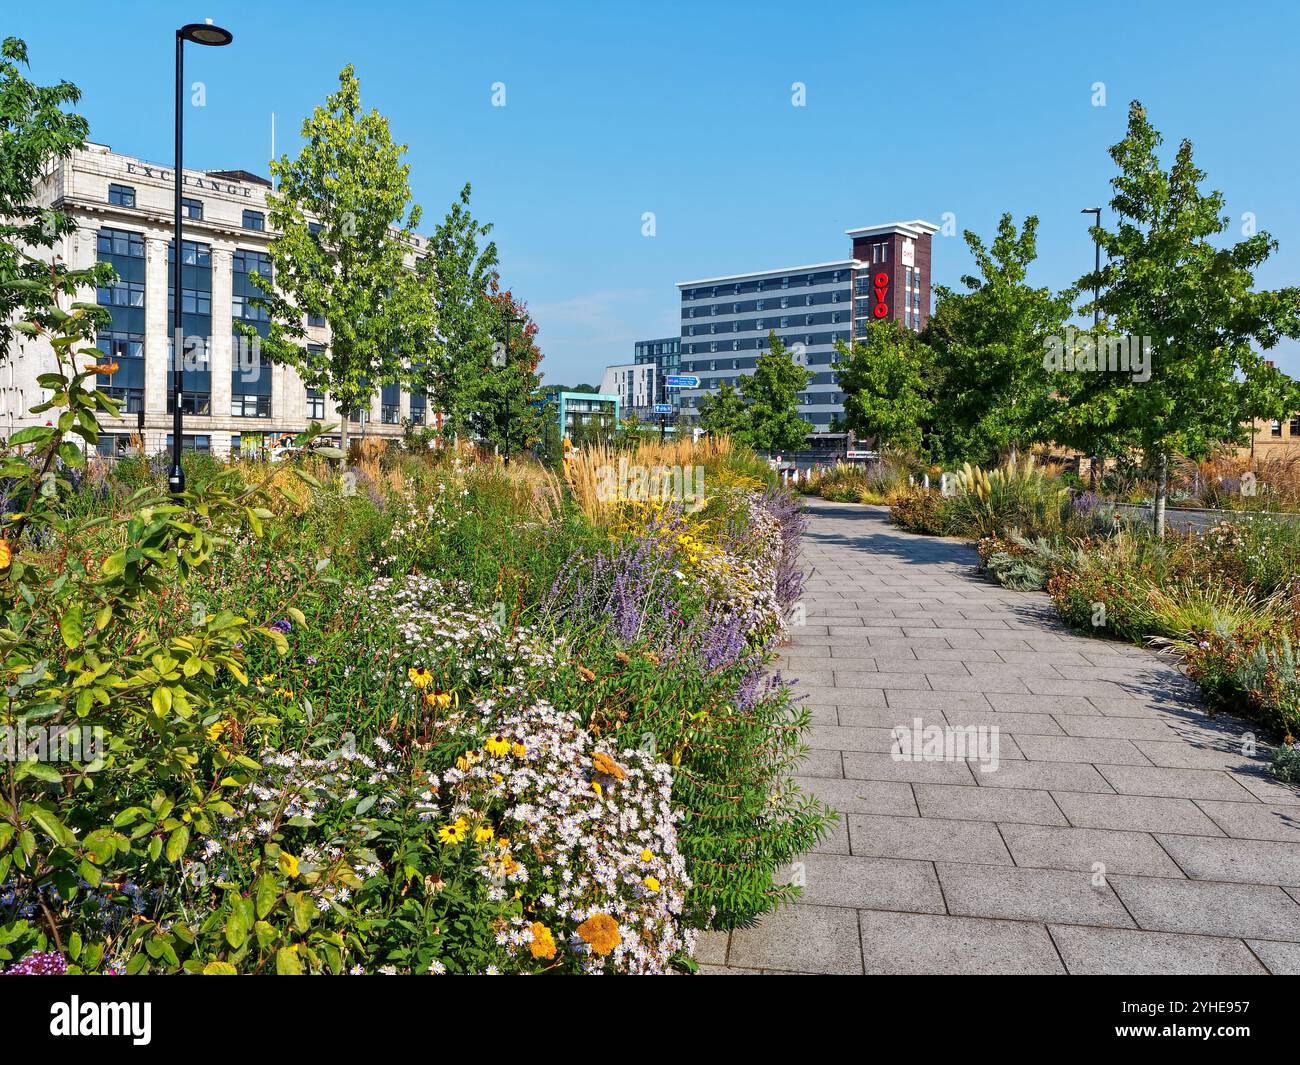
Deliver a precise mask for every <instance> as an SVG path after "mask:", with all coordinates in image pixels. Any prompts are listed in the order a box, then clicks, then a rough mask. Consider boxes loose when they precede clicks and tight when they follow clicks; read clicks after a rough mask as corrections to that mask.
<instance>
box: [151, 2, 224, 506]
mask: <svg viewBox="0 0 1300 1065" xmlns="http://www.w3.org/2000/svg"><path fill="white" fill-rule="evenodd" d="M232 40H234V34H232V33H231V32H230V31H229V30H223V29H222V28H221V27H220V26H214V25H212V20H211V19H208V20H207V21H206V22H191V23H188V24H187V25H184V26H182V27H181V28H180V29H178V30H177V31H176V198H175V200H176V202H175V204H174V207H175V211H176V234H175V238H174V240H175V243H174V244H173V250H172V285H173V288H174V291H173V293H172V472H171V476H169V477H168V478H167V487H168V488H170V489H171V493H172V495H176V496H178V495H180V494H181V493H182V492H184V491H185V470H184V469H183V468H182V467H181V449H182V440H183V435H182V429H183V427H184V420H183V418H182V416H181V406H182V403H183V401H184V396H185V372H184V370H183V365H184V361H185V327H184V326H183V325H182V324H181V277H182V262H183V259H184V253H183V251H182V248H181V182H182V175H183V174H184V172H185V156H184V151H183V148H184V142H185V118H184V116H185V110H184V100H185V73H184V72H185V42H186V41H190V42H192V43H194V44H203V45H208V46H210V47H221V46H222V45H226V44H229V43H230V42H231V41H232Z"/></svg>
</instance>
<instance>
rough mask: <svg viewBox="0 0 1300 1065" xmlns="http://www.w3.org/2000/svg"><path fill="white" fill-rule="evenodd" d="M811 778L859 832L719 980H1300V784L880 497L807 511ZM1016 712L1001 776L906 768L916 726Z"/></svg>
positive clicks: (704, 950) (738, 948) (705, 958)
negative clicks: (905, 741)
mask: <svg viewBox="0 0 1300 1065" xmlns="http://www.w3.org/2000/svg"><path fill="white" fill-rule="evenodd" d="M809 509H810V511H811V516H810V523H809V530H808V538H807V544H806V550H805V555H806V559H807V563H808V572H809V573H810V579H809V581H808V583H807V590H806V599H805V605H806V608H807V615H808V616H807V621H808V624H807V626H806V627H804V628H801V629H797V630H795V636H794V639H793V641H792V643H791V644H790V645H789V646H788V647H787V648H786V653H785V655H784V659H783V668H784V669H785V670H786V672H787V675H788V676H791V677H797V678H798V679H799V683H798V685H797V687H796V691H797V692H800V693H803V700H802V701H803V702H805V703H806V704H807V705H808V706H810V707H811V709H812V713H813V722H814V724H813V727H812V729H811V735H810V737H809V741H810V747H811V749H810V750H809V752H808V755H807V758H806V760H805V761H804V763H803V765H802V768H801V770H800V774H801V775H800V778H799V783H800V785H801V786H802V787H803V788H805V789H806V790H807V791H810V792H813V793H814V794H816V795H819V796H821V798H823V799H824V800H825V801H826V802H828V803H829V804H830V805H831V806H833V807H834V808H835V809H836V810H838V811H839V812H840V822H839V824H838V825H837V826H836V827H835V829H834V831H833V832H832V834H831V836H830V837H829V838H828V839H827V840H826V841H825V842H824V843H823V844H822V846H820V847H819V848H818V849H817V850H816V851H815V852H814V853H811V854H808V855H806V856H804V857H803V859H802V862H801V865H800V866H796V867H795V870H794V873H793V875H794V876H795V877H796V878H799V879H801V880H802V882H803V883H804V884H805V886H804V891H803V898H802V901H801V902H800V903H799V904H798V905H795V906H792V907H787V908H785V909H783V910H781V911H779V912H777V913H774V914H771V915H768V916H767V917H765V918H764V919H763V920H762V922H760V924H759V925H758V926H757V927H755V928H749V929H741V930H737V931H735V932H732V933H731V934H730V935H726V934H722V933H710V934H709V935H707V936H705V937H704V939H703V942H702V944H701V947H700V949H699V951H698V953H697V957H698V959H699V961H700V962H701V963H702V967H703V968H704V970H705V971H709V972H756V971H767V972H772V971H776V972H801V973H864V972H865V973H930V972H962V973H1063V972H1071V973H1135V972H1157V973H1183V972H1190V973H1204V972H1222V973H1265V972H1270V971H1271V972H1274V973H1290V974H1296V973H1300V794H1298V793H1297V792H1296V791H1295V790H1294V789H1292V788H1287V787H1284V786H1282V785H1280V784H1278V783H1276V782H1274V781H1273V780H1272V779H1271V778H1270V777H1268V776H1267V774H1266V772H1265V770H1264V761H1265V759H1264V757H1263V754H1262V753H1261V755H1260V756H1258V757H1256V758H1253V759H1252V758H1249V757H1245V756H1243V755H1242V753H1241V748H1242V739H1243V734H1244V733H1245V732H1247V731H1248V726H1247V725H1245V724H1243V723H1241V722H1237V721H1229V720H1225V719H1223V718H1210V717H1208V716H1207V715H1206V714H1205V713H1204V712H1203V711H1201V710H1200V709H1199V708H1198V706H1197V695H1196V691H1195V688H1194V687H1193V686H1192V685H1191V684H1190V682H1188V681H1187V680H1186V679H1185V678H1184V677H1182V675H1181V674H1180V673H1178V671H1177V670H1176V669H1174V667H1173V666H1172V664H1171V663H1169V662H1168V661H1167V660H1164V659H1162V658H1160V657H1158V656H1156V655H1154V654H1152V653H1150V652H1148V651H1144V650H1141V649H1138V648H1135V647H1131V646H1128V645H1125V644H1121V643H1116V642H1110V641H1103V640H1097V639H1091V638H1089V637H1085V636H1076V635H1073V634H1072V633H1070V632H1069V630H1068V629H1066V628H1065V627H1064V626H1062V625H1061V624H1060V622H1059V621H1058V620H1057V618H1056V615H1055V612H1054V611H1053V609H1052V606H1051V603H1050V601H1049V600H1048V599H1047V597H1046V596H1045V595H1041V594H1036V593H1035V594H1026V593H1020V592H1011V591H1007V590H1006V589H1003V588H999V587H997V586H996V585H994V584H992V583H990V582H986V581H985V580H983V579H981V578H980V577H979V576H977V575H976V574H975V573H974V572H973V565H974V563H975V561H976V556H975V552H974V550H973V549H972V548H971V547H969V546H966V545H964V544H960V543H957V542H955V541H949V540H940V539H932V538H928V537H919V536H914V535H912V534H909V533H905V532H902V531H901V530H898V529H896V528H894V527H892V526H891V525H890V524H889V521H888V516H887V514H886V512H885V511H884V510H883V509H880V508H869V507H860V506H852V505H839V504H833V503H827V502H825V501H823V500H820V499H813V500H810V501H809ZM917 718H919V719H921V723H922V727H925V726H930V725H938V726H940V727H943V726H971V725H974V726H977V727H978V726H989V727H992V726H997V729H998V741H999V751H998V753H999V762H998V767H997V768H996V769H994V770H992V771H988V772H986V771H983V770H982V769H981V766H980V762H979V759H978V758H977V757H976V752H974V751H968V752H967V753H968V755H969V757H968V758H966V759H956V760H913V761H900V760H895V759H894V758H893V757H891V755H890V753H889V751H890V747H891V743H892V742H893V734H892V732H891V730H892V728H893V727H894V726H895V725H899V724H901V725H904V726H907V727H909V728H910V727H911V726H912V725H913V721H914V719H917Z"/></svg>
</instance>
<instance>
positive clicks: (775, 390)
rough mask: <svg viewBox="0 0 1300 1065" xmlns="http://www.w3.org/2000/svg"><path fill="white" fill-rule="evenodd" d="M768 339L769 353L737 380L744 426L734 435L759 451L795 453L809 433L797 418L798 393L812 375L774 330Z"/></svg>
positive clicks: (805, 425) (765, 353) (764, 354)
mask: <svg viewBox="0 0 1300 1065" xmlns="http://www.w3.org/2000/svg"><path fill="white" fill-rule="evenodd" d="M767 336H768V350H767V351H765V352H764V353H763V354H762V355H760V356H759V357H758V361H757V363H756V364H755V366H754V372H753V373H752V374H746V375H745V376H744V377H742V378H741V379H740V394H741V396H742V397H744V400H745V425H744V427H743V428H742V429H741V430H740V432H739V433H738V434H737V435H738V436H739V437H740V439H741V440H742V441H744V442H745V443H746V444H748V445H749V446H750V447H752V448H754V449H756V450H758V451H794V450H798V449H799V448H802V447H803V446H804V443H805V441H806V439H807V437H808V434H809V433H810V432H812V426H811V425H809V424H808V423H807V422H806V421H804V420H803V419H802V418H800V417H799V391H800V390H801V389H802V388H804V387H805V386H806V385H807V384H808V381H809V379H810V378H811V377H812V374H811V373H809V372H808V370H807V369H806V368H805V367H803V366H798V365H796V364H795V361H794V359H793V358H792V357H791V356H790V352H789V351H787V350H786V346H785V345H784V344H783V343H781V339H780V337H778V336H777V335H776V333H775V331H773V332H769V333H768V335H767Z"/></svg>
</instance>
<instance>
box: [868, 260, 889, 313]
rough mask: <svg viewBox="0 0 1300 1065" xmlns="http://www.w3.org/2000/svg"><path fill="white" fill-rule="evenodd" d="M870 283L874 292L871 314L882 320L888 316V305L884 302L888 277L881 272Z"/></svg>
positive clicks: (887, 288)
mask: <svg viewBox="0 0 1300 1065" xmlns="http://www.w3.org/2000/svg"><path fill="white" fill-rule="evenodd" d="M871 283H872V287H873V288H874V289H875V290H876V306H875V307H874V308H872V312H871V313H872V314H874V315H875V316H876V317H877V318H884V317H886V316H887V315H888V314H889V304H888V303H886V302H885V297H886V296H888V295H889V275H888V274H887V273H885V271H884V270H881V271H880V272H879V273H878V274H876V276H875V277H873V278H872V279H871Z"/></svg>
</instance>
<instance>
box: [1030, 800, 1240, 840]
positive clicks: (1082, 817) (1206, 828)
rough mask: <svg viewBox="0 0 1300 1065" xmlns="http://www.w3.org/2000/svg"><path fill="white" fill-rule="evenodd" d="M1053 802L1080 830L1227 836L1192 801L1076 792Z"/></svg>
mask: <svg viewBox="0 0 1300 1065" xmlns="http://www.w3.org/2000/svg"><path fill="white" fill-rule="evenodd" d="M1052 798H1054V799H1055V800H1056V804H1057V805H1058V806H1059V807H1060V808H1061V810H1062V811H1063V812H1064V814H1065V816H1066V817H1068V818H1069V819H1070V824H1072V825H1074V826H1075V827H1076V828H1112V829H1117V830H1120V831H1123V830H1126V829H1127V830H1130V831H1134V832H1181V833H1186V834H1189V835H1194V836H1219V835H1222V834H1223V833H1221V832H1220V831H1219V829H1218V827H1217V826H1216V825H1215V823H1214V822H1213V821H1211V820H1210V819H1209V818H1208V817H1206V816H1205V814H1204V813H1202V812H1201V810H1200V809H1198V808H1197V806H1196V804H1195V803H1194V802H1192V800H1191V799H1177V798H1168V797H1155V796H1150V795H1097V794H1084V793H1083V792H1074V791H1061V792H1053V793H1052Z"/></svg>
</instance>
